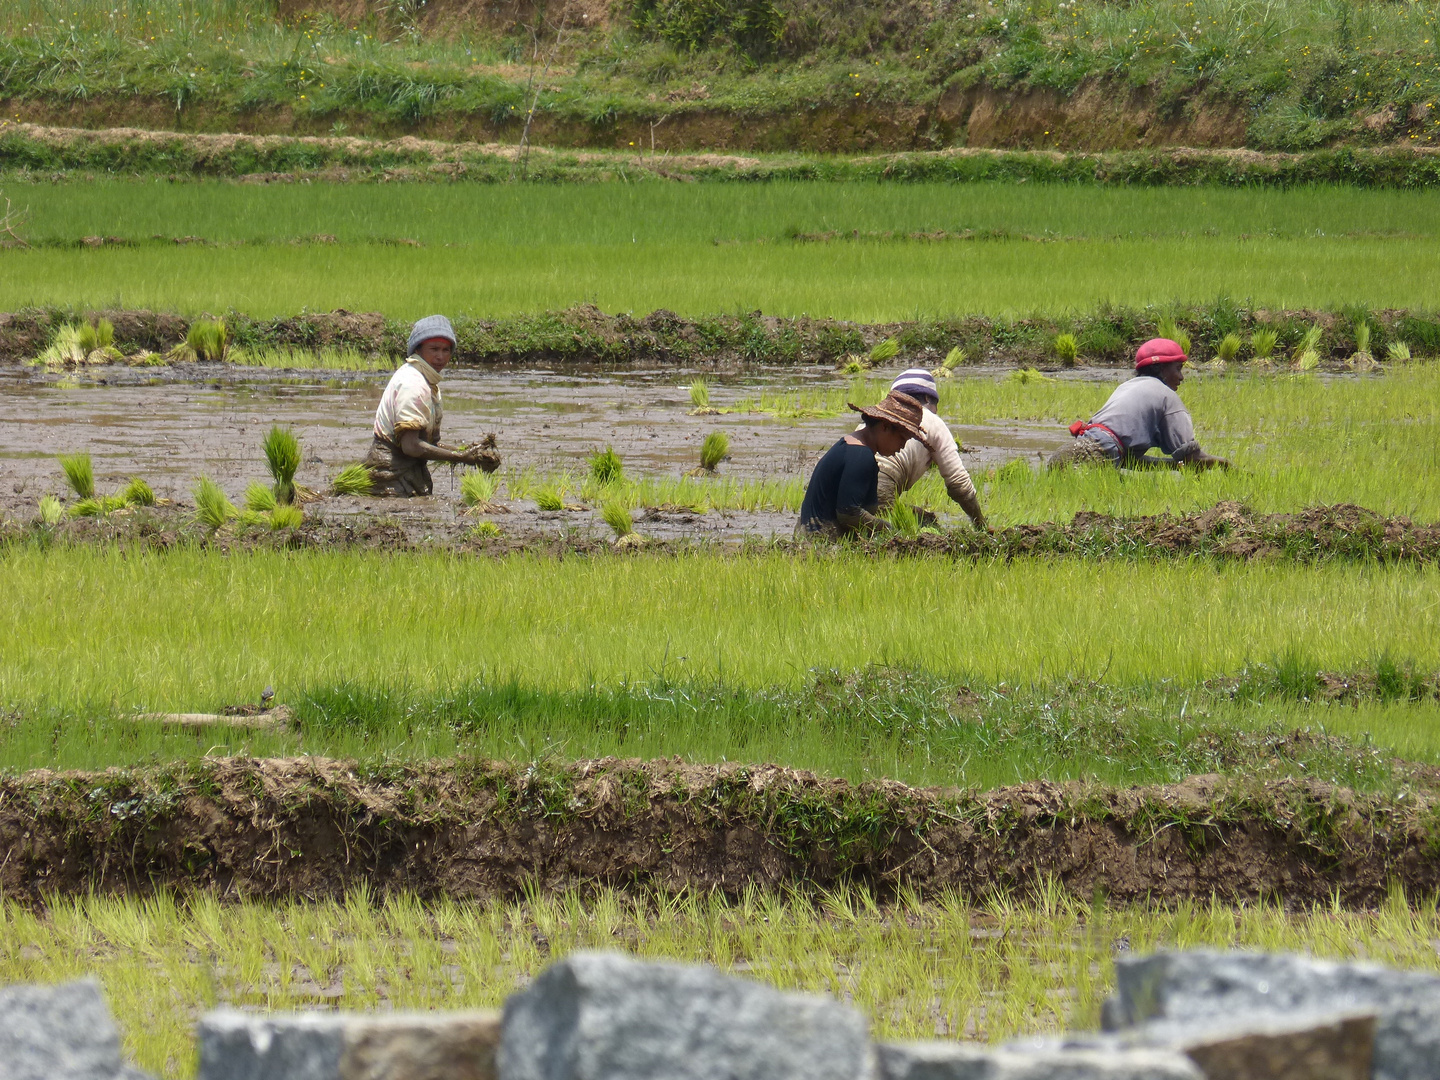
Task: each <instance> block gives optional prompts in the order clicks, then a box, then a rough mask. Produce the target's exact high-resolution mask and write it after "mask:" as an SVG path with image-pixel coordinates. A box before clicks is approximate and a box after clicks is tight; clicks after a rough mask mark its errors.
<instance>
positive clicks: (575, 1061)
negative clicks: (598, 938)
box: [499, 953, 871, 1080]
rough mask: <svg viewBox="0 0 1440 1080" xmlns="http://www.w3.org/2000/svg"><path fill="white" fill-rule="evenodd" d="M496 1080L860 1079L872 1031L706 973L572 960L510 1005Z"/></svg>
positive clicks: (838, 1011)
mask: <svg viewBox="0 0 1440 1080" xmlns="http://www.w3.org/2000/svg"><path fill="white" fill-rule="evenodd" d="M499 1061H500V1077H501V1080H865V1078H868V1076H869V1075H870V1071H871V1057H870V1046H869V1039H868V1031H867V1025H866V1022H865V1019H864V1017H862V1016H861V1015H860V1014H859V1013H858V1012H856V1011H855V1010H854V1009H851V1008H849V1007H848V1006H845V1005H841V1004H839V1003H838V1002H835V1001H833V1000H831V999H830V998H827V997H820V996H815V995H809V994H786V993H781V992H780V991H778V990H775V989H773V988H771V987H769V986H765V985H763V984H761V983H756V982H751V981H749V980H746V979H736V978H731V977H729V976H726V975H722V974H721V973H720V972H718V971H716V970H714V969H713V968H708V967H695V966H688V965H680V964H668V963H648V962H645V961H641V960H636V959H634V958H632V957H630V956H628V955H621V954H614V953H576V954H572V955H571V956H568V957H566V958H565V959H564V960H561V961H559V962H558V963H556V964H553V965H551V966H550V967H549V968H547V969H546V970H545V971H544V972H542V973H541V975H540V977H539V978H537V979H536V980H535V982H534V983H532V984H531V986H530V987H529V988H528V989H527V990H525V991H523V992H521V993H519V994H516V995H515V996H513V997H512V998H510V1000H509V1001H507V1002H506V1003H505V1016H504V1021H503V1024H502V1034H501V1040H500V1059H499Z"/></svg>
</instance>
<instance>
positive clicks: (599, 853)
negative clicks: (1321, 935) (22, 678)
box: [0, 758, 1440, 906]
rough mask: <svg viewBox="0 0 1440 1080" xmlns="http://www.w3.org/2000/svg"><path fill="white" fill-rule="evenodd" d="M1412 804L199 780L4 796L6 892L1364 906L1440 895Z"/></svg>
mask: <svg viewBox="0 0 1440 1080" xmlns="http://www.w3.org/2000/svg"><path fill="white" fill-rule="evenodd" d="M1436 843H1437V837H1436V835H1435V808H1434V806H1433V804H1432V802H1431V800H1430V799H1429V798H1428V797H1425V796H1416V795H1414V794H1409V795H1408V796H1406V797H1401V798H1390V797H1385V796H1373V795H1359V794H1356V793H1355V792H1352V791H1349V790H1347V789H1340V788H1333V787H1330V786H1328V785H1325V784H1322V783H1318V782H1314V781H1295V780H1281V781H1272V782H1266V783H1253V782H1252V783H1243V782H1233V781H1225V780H1223V779H1221V778H1219V777H1213V776H1198V777H1192V778H1191V779H1189V780H1187V781H1185V782H1184V783H1181V784H1178V785H1171V786H1163V787H1159V786H1157V787H1142V788H1129V789H1114V788H1100V787H1091V786H1086V785H1084V784H1080V783H1069V784H1053V783H1048V782H1032V783H1028V784H1023V785H1019V786H1016V787H1009V788H1000V789H996V790H992V791H988V792H983V793H973V792H958V791H946V790H940V789H917V788H910V787H907V786H905V785H903V784H899V783H894V782H888V781H880V782H873V783H866V784H862V785H852V784H850V783H848V782H845V781H843V780H835V779H825V778H822V777H818V776H815V775H813V774H811V773H806V772H799V771H795V770H791V769H785V768H781V767H778V766H774V765H756V766H743V765H738V764H733V763H730V764H725V765H720V766H701V765H683V764H680V763H679V762H676V761H652V762H641V761H635V760H631V761H621V760H615V759H605V760H599V761H582V762H577V763H575V764H573V765H570V766H560V767H553V768H552V767H544V766H538V765H534V764H532V765H529V766H521V765H513V764H506V763H501V762H464V761H451V762H433V763H427V764H424V765H416V766H386V767H380V768H365V767H361V766H357V765H355V764H354V763H347V762H343V761H335V760H330V759H325V758H295V759H270V760H261V759H237V758H221V759H210V760H206V761H203V762H201V763H199V764H195V765H174V766H160V767H153V768H147V769H139V770H133V771H126V770H116V769H112V770H108V771H106V772H50V771H37V772H31V773H26V774H24V775H21V776H13V777H8V778H6V779H4V780H3V781H0V848H3V850H4V857H3V860H0V891H3V892H4V894H5V895H6V896H7V897H11V898H16V899H20V898H29V899H30V900H33V901H37V902H39V901H43V899H44V898H45V897H53V896H63V895H74V894H79V893H85V892H89V891H91V890H95V891H98V892H105V893H145V892H149V891H152V890H155V889H159V888H168V889H174V890H177V891H180V892H182V893H183V892H186V891H192V890H212V891H214V892H215V893H216V894H218V895H221V896H224V897H231V898H238V897H257V898H265V897H268V898H279V897H291V896H304V897H328V896H340V895H341V894H343V893H344V892H345V891H346V890H347V889H349V888H353V887H355V886H357V885H358V884H359V883H361V882H362V881H363V882H366V883H368V884H369V886H370V887H371V888H373V889H375V890H377V891H379V892H393V891H399V890H403V891H409V892H414V893H417V894H419V895H421V896H439V895H446V896H452V897H478V896H490V895H508V894H515V893H517V892H519V891H520V890H522V889H523V888H526V887H539V888H542V889H546V890H559V889H569V888H575V887H586V886H612V887H618V888H641V889H654V888H660V889H664V890H681V889H696V890H701V891H711V890H719V891H722V892H725V893H728V894H734V893H738V892H740V891H741V890H743V889H745V888H746V887H748V886H751V885H755V886H759V887H763V888H780V887H786V886H801V887H828V886H833V885H834V884H837V883H839V882H842V881H852V882H860V883H864V884H867V885H869V886H871V887H873V888H875V889H877V890H880V891H881V892H882V893H884V892H889V891H892V890H893V889H894V888H896V887H898V886H901V885H906V886H911V887H914V888H915V889H917V890H919V891H920V892H922V893H934V892H936V891H938V890H942V889H960V890H964V891H966V892H968V893H971V894H984V893H986V892H988V891H990V890H992V889H998V890H1025V889H1028V888H1030V887H1031V886H1032V885H1033V884H1034V883H1035V882H1036V881H1037V880H1038V879H1040V878H1043V877H1053V878H1055V879H1056V880H1058V881H1060V882H1061V883H1063V885H1064V886H1065V887H1067V888H1068V889H1069V890H1071V891H1072V892H1073V893H1075V894H1077V895H1082V896H1086V897H1089V896H1091V895H1093V894H1094V893H1095V892H1096V891H1103V892H1105V893H1106V894H1108V895H1109V896H1110V897H1112V898H1115V899H1119V900H1142V899H1147V898H1148V899H1153V900H1172V899H1180V898H1205V897H1209V896H1211V895H1212V894H1213V895H1217V896H1221V897H1224V898H1226V899H1229V900H1245V899H1255V898H1258V897H1271V898H1277V899H1280V900H1283V901H1284V902H1285V903H1287V904H1291V905H1300V904H1308V903H1312V902H1329V901H1330V900H1331V899H1332V897H1335V896H1337V895H1338V896H1339V898H1340V899H1341V901H1342V902H1343V903H1346V904H1348V905H1351V906H1368V905H1374V904H1377V903H1379V902H1381V901H1382V900H1383V899H1384V897H1385V895H1386V890H1387V888H1388V887H1389V885H1390V884H1391V883H1392V882H1399V883H1401V884H1403V885H1404V886H1405V887H1406V888H1407V890H1410V891H1411V892H1412V894H1414V893H1423V892H1429V891H1433V890H1434V889H1435V888H1436V887H1437V886H1440V860H1437V858H1436V855H1435V851H1436V846H1435V845H1436Z"/></svg>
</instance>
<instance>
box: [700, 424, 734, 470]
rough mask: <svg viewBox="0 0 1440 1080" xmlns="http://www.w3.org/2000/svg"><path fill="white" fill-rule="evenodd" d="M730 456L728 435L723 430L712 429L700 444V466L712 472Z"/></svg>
mask: <svg viewBox="0 0 1440 1080" xmlns="http://www.w3.org/2000/svg"><path fill="white" fill-rule="evenodd" d="M729 456H730V436H728V435H726V434H725V432H723V431H712V432H711V433H710V434H709V435H706V436H705V441H704V442H703V443H702V444H701V445H700V467H701V468H702V469H704V470H705V471H706V472H714V471H715V470H716V469H717V468H718V467H719V465H720V463H721V462H722V461H724V460H725V459H726V458H727V457H729Z"/></svg>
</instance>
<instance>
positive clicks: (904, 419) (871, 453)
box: [795, 391, 924, 536]
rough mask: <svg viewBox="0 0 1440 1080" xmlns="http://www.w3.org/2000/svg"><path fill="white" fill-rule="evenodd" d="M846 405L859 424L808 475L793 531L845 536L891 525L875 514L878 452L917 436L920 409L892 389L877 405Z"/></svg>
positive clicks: (892, 451)
mask: <svg viewBox="0 0 1440 1080" xmlns="http://www.w3.org/2000/svg"><path fill="white" fill-rule="evenodd" d="M850 408H852V409H854V410H855V411H856V412H858V413H859V414H860V416H861V425H860V427H858V428H856V429H855V431H853V432H852V433H850V434H849V435H846V436H844V437H843V438H842V439H841V440H840V441H839V442H837V443H836V444H835V445H834V446H832V447H830V449H829V450H827V451H826V452H825V456H824V457H822V458H821V459H820V462H819V464H817V465H816V466H815V471H814V472H813V473H811V474H810V483H809V485H808V486H807V487H806V488H805V501H804V502H803V503H801V504H800V521H799V523H798V524H797V525H796V527H795V533H796V535H797V536H804V535H823V536H847V535H849V534H851V533H855V532H864V531H872V530H875V529H888V528H889V527H890V526H889V523H888V522H886V521H884V520H883V519H882V518H878V517H876V516H875V514H876V511H878V510H879V509H880V504H879V496H878V495H877V492H876V486H877V483H878V481H879V478H880V469H879V466H878V465H877V464H876V456H877V455H878V456H879V457H890V456H891V455H893V454H897V453H899V452H900V450H901V448H902V447H903V446H904V445H905V444H906V443H907V442H909V441H910V440H911V439H918V438H919V437H920V431H921V428H920V425H921V423H922V422H923V421H922V414H923V412H924V409H923V408H922V407H921V405H920V403H919V402H918V401H916V400H915V399H914V398H912V397H910V396H909V395H907V394H900V393H895V392H894V391H892V392H891V393H890V394H889V395H888V396H887V397H886V398H885V400H884V401H881V402H880V403H879V404H878V405H866V406H865V407H864V408H861V407H860V406H859V405H851V406H850Z"/></svg>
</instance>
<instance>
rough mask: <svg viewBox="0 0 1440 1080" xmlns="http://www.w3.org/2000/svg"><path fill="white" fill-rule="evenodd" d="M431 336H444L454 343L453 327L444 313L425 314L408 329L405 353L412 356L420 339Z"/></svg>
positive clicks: (423, 339) (426, 338)
mask: <svg viewBox="0 0 1440 1080" xmlns="http://www.w3.org/2000/svg"><path fill="white" fill-rule="evenodd" d="M433 337H438V338H444V339H445V340H446V341H448V342H450V344H451V345H454V344H455V328H454V327H453V326H451V325H450V320H449V319H447V318H446V317H445V316H444V315H426V316H425V318H423V319H421V320H420V321H419V322H417V323H416V324H415V325H414V326H413V327H411V329H410V340H409V341H407V342H406V343H405V355H406V356H414V355H415V350H416V349H418V348H419V347H420V343H421V342H422V341H429V340H430V339H431V338H433Z"/></svg>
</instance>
